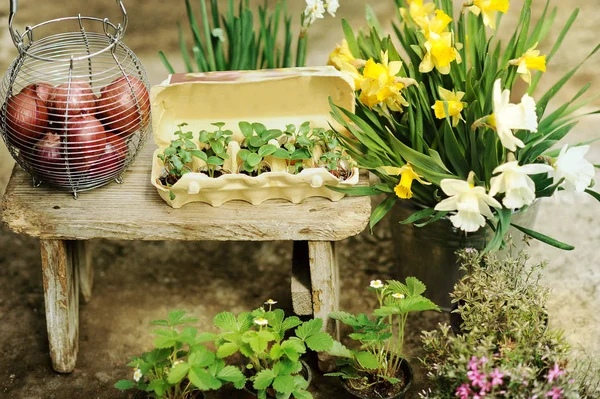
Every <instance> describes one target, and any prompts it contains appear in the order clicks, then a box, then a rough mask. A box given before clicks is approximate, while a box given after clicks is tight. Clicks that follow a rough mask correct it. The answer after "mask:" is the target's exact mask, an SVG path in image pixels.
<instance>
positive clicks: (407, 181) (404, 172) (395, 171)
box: [382, 163, 431, 199]
mask: <svg viewBox="0 0 600 399" xmlns="http://www.w3.org/2000/svg"><path fill="white" fill-rule="evenodd" d="M382 169H383V171H384V172H385V173H386V174H388V175H392V176H398V175H400V182H398V185H397V186H396V187H395V188H394V192H395V193H396V195H397V196H398V198H401V199H410V198H412V196H413V192H412V183H413V181H414V180H416V181H418V182H419V183H421V184H423V185H426V186H427V185H430V184H431V183H429V182H428V181H425V180H423V176H420V175H418V174H417V172H415V171H414V169H413V168H412V165H411V164H409V163H407V164H406V165H404V166H403V167H401V168H396V167H393V166H383V167H382Z"/></svg>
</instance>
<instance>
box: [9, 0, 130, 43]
mask: <svg viewBox="0 0 600 399" xmlns="http://www.w3.org/2000/svg"><path fill="white" fill-rule="evenodd" d="M116 2H117V5H118V6H119V7H120V8H121V12H122V13H123V22H122V23H120V24H119V25H118V26H117V34H116V38H117V39H118V40H121V39H122V38H123V36H124V35H125V31H126V30H127V24H128V23H129V18H128V17H127V11H126V10H125V5H124V4H123V0H116ZM18 9H19V1H18V0H10V13H9V16H8V30H9V31H10V36H11V37H12V40H13V43H14V44H15V47H17V48H18V49H20V48H21V47H22V46H23V37H22V36H21V35H20V34H19V32H18V31H17V30H16V29H14V28H13V20H14V18H15V14H16V13H17V10H18Z"/></svg>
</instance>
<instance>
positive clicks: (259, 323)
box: [254, 317, 269, 326]
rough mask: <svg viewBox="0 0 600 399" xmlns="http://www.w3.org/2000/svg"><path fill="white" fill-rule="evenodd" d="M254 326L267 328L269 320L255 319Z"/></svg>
mask: <svg viewBox="0 0 600 399" xmlns="http://www.w3.org/2000/svg"><path fill="white" fill-rule="evenodd" d="M254 324H257V325H259V326H266V325H268V324H269V320H267V319H265V318H264V317H259V318H257V319H254Z"/></svg>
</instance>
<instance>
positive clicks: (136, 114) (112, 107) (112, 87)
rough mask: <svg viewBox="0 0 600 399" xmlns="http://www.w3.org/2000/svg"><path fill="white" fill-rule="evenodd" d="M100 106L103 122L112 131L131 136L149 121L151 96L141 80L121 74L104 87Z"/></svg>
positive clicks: (99, 102)
mask: <svg viewBox="0 0 600 399" xmlns="http://www.w3.org/2000/svg"><path fill="white" fill-rule="evenodd" d="M128 80H129V81H128ZM134 93H135V96H134ZM136 102H137V104H136ZM98 108H99V112H100V115H101V118H102V122H103V123H104V125H105V126H106V127H107V128H108V129H110V131H111V132H113V133H117V134H120V135H122V136H124V137H129V136H130V135H131V134H133V133H134V132H135V131H136V130H138V129H140V128H141V127H142V126H146V124H147V123H148V120H149V118H150V96H149V94H148V90H147V89H146V86H145V85H144V83H142V81H141V80H139V79H138V78H136V77H135V76H131V75H126V76H121V77H120V78H118V79H115V80H114V81H113V82H112V83H111V84H109V85H108V86H106V87H104V88H102V90H101V91H100V99H99V100H98ZM140 114H141V115H140Z"/></svg>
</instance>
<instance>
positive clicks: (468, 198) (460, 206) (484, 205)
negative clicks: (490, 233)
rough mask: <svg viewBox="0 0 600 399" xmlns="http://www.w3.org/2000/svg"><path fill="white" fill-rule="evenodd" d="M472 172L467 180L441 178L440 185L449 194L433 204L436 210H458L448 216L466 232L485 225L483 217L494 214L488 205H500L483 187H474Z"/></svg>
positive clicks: (455, 225)
mask: <svg viewBox="0 0 600 399" xmlns="http://www.w3.org/2000/svg"><path fill="white" fill-rule="evenodd" d="M472 181H473V175H472V172H471V174H470V175H469V180H468V181H464V180H458V179H443V180H442V181H441V184H440V187H441V188H442V190H443V191H444V193H446V195H448V196H449V198H446V199H445V200H443V201H441V202H440V203H438V204H437V205H436V206H435V210H436V211H458V212H457V213H456V215H453V216H450V221H451V222H452V224H453V225H454V227H456V228H458V229H461V230H463V231H466V232H474V231H477V230H479V228H480V227H483V226H485V218H484V216H485V217H487V218H488V219H492V218H493V217H494V215H493V214H492V211H491V210H490V206H492V207H494V208H501V207H502V205H501V204H500V203H499V202H498V201H496V200H495V199H494V198H493V197H491V196H490V195H488V194H487V193H486V192H485V188H483V187H475V186H474V185H473V183H472Z"/></svg>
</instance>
